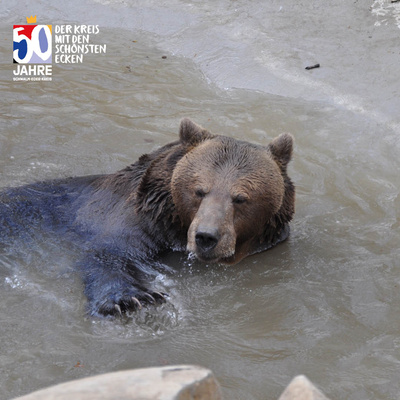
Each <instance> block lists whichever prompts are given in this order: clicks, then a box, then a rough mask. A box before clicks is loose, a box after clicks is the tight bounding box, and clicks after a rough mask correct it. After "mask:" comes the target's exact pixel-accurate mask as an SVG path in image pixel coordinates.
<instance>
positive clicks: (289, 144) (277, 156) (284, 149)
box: [268, 133, 294, 168]
mask: <svg viewBox="0 0 400 400" xmlns="http://www.w3.org/2000/svg"><path fill="white" fill-rule="evenodd" d="M293 142H294V139H293V136H292V135H291V134H290V133H281V134H280V135H279V136H278V137H276V138H275V139H274V140H273V141H272V142H271V143H270V144H269V145H268V149H269V151H270V153H271V155H272V157H273V158H274V160H275V161H276V162H277V163H278V164H279V165H280V166H282V167H283V168H285V167H286V166H287V165H288V163H289V161H290V160H291V159H292V152H293Z"/></svg>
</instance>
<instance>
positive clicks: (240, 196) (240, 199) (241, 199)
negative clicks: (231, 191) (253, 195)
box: [232, 194, 248, 204]
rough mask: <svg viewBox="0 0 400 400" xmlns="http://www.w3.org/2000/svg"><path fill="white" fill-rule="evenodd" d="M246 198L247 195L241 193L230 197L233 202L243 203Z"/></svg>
mask: <svg viewBox="0 0 400 400" xmlns="http://www.w3.org/2000/svg"><path fill="white" fill-rule="evenodd" d="M247 200H248V198H247V196H244V195H243V194H238V195H237V196H235V197H233V198H232V202H233V203H234V204H243V203H246V201H247Z"/></svg>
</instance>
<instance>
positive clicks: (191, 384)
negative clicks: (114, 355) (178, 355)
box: [14, 365, 222, 400]
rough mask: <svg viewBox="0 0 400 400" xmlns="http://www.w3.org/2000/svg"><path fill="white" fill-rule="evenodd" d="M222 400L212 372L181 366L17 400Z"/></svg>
mask: <svg viewBox="0 0 400 400" xmlns="http://www.w3.org/2000/svg"><path fill="white" fill-rule="evenodd" d="M71 399H76V400H115V399H118V400H191V399H196V400H197V399H198V400H202V399H203V400H206V399H207V400H222V395H221V389H220V387H219V384H218V382H217V380H216V379H215V377H214V375H213V373H212V372H211V371H210V370H208V369H205V368H201V367H196V366H191V365H178V366H168V367H160V368H143V369H133V370H127V371H120V372H111V373H108V374H103V375H96V376H93V377H89V378H83V379H78V380H74V381H69V382H66V383H61V384H59V385H56V386H51V387H49V388H47V389H43V390H39V391H36V392H33V393H30V394H28V395H25V396H22V397H18V398H16V399H14V400H71Z"/></svg>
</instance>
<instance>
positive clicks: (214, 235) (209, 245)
mask: <svg viewBox="0 0 400 400" xmlns="http://www.w3.org/2000/svg"><path fill="white" fill-rule="evenodd" d="M195 240H196V245H197V246H198V247H199V249H200V250H201V251H210V250H212V249H213V248H214V247H215V246H216V245H217V243H218V240H219V234H218V232H216V231H215V232H213V231H198V232H197V233H196V237H195Z"/></svg>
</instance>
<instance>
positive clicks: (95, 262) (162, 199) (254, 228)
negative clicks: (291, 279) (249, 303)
mask: <svg viewBox="0 0 400 400" xmlns="http://www.w3.org/2000/svg"><path fill="white" fill-rule="evenodd" d="M292 148H293V138H292V136H291V135H290V134H281V135H280V136H279V137H277V138H275V139H274V140H273V141H272V142H271V143H270V144H269V145H268V146H266V147H264V146H260V145H255V144H251V143H248V142H245V141H240V140H236V139H233V138H230V137H227V136H222V135H214V134H211V133H210V132H208V131H207V130H205V129H203V128H202V127H200V126H199V125H197V124H195V123H193V122H192V121H190V120H189V119H183V120H182V121H181V125H180V132H179V140H178V141H175V142H173V143H170V144H167V145H165V146H163V147H161V148H160V149H158V150H156V151H154V152H153V153H150V154H145V155H143V156H141V157H140V158H139V160H138V161H137V162H136V163H134V164H132V165H130V166H128V167H126V168H125V169H123V170H121V171H119V172H117V173H115V174H111V175H99V176H89V177H78V178H68V179H61V180H54V181H49V182H40V183H35V184H32V185H27V186H23V187H20V188H12V189H7V190H5V191H3V192H2V193H1V194H0V226H1V233H0V241H1V239H2V238H3V239H4V238H5V237H8V238H9V237H18V238H21V237H22V238H24V237H26V236H28V237H32V236H34V234H35V233H34V232H35V230H36V231H38V230H39V231H44V230H50V231H51V232H54V233H57V232H58V233H59V234H60V235H62V236H63V237H65V236H70V239H71V241H73V242H74V243H78V244H79V248H80V250H81V252H82V257H81V258H80V261H79V262H78V265H77V267H78V269H79V271H80V272H81V274H82V279H83V282H84V285H85V294H86V296H87V299H88V311H89V313H90V314H91V315H96V316H99V315H101V316H104V315H118V314H121V313H124V312H125V311H128V310H135V309H137V308H140V307H141V306H142V305H143V304H148V303H161V302H164V301H166V295H165V294H163V293H160V292H158V291H155V290H152V289H151V283H152V280H154V277H155V276H156V275H157V266H158V265H161V264H159V263H158V261H157V256H158V255H159V254H160V253H161V252H164V251H166V250H173V251H188V252H190V253H193V254H194V255H196V257H197V258H198V259H200V260H202V261H204V262H209V263H211V262H218V263H225V264H234V263H237V262H238V261H240V260H241V259H243V258H244V257H246V256H248V255H251V254H254V253H257V252H260V251H263V250H266V249H268V248H270V247H272V246H274V245H276V244H277V243H279V242H281V241H283V240H285V239H286V238H287V237H288V235H289V222H290V220H291V219H292V217H293V214H294V202H295V190H294V186H293V184H292V182H291V180H290V178H289V177H288V175H287V165H288V163H289V161H290V159H291V156H292Z"/></svg>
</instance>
